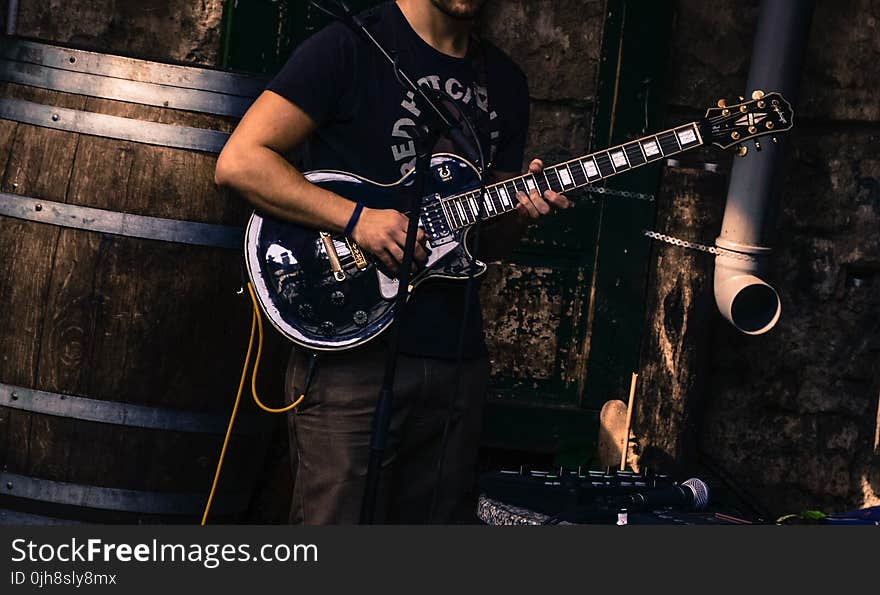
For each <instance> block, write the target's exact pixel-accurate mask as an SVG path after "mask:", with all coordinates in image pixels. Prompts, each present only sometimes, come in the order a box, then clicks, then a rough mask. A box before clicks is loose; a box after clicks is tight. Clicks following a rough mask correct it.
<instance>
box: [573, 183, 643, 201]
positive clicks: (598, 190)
mask: <svg viewBox="0 0 880 595" xmlns="http://www.w3.org/2000/svg"><path fill="white" fill-rule="evenodd" d="M584 190H585V191H586V192H589V193H590V194H606V195H608V196H616V197H618V198H633V199H635V200H645V201H648V202H654V195H653V194H644V193H642V192H631V191H629V190H616V189H614V188H605V187H604V186H584Z"/></svg>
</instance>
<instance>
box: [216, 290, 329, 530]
mask: <svg viewBox="0 0 880 595" xmlns="http://www.w3.org/2000/svg"><path fill="white" fill-rule="evenodd" d="M247 289H248V293H249V294H250V296H251V304H252V305H253V316H252V317H251V336H250V339H249V340H248V348H247V354H246V355H245V356H244V367H243V368H242V370H241V380H240V381H239V383H238V392H237V393H236V394H235V405H233V406H232V414H231V415H230V416H229V425H228V426H227V427H226V436H225V437H224V438H223V448H221V449H220V459H219V460H218V461H217V470H216V471H215V472H214V482H213V483H212V484H211V493H210V494H209V495H208V502H207V503H206V504H205V512H204V513H203V514H202V523H201V524H202V526H204V525H205V524H206V523H207V520H208V513H209V512H210V511H211V504H212V503H213V502H214V492H215V491H216V490H217V482H218V481H219V480H220V470H221V469H222V468H223V458H224V457H225V456H226V448H227V446H228V445H229V437H230V436H231V435H232V426H233V424H234V423H235V416H236V414H237V413H238V405H239V404H240V403H241V393H242V391H243V390H244V383H245V379H247V372H248V365H249V363H250V361H251V353H252V352H253V349H254V331H257V336H258V341H257V356H256V358H255V359H254V369H253V371H252V372H251V396H253V398H254V402H255V403H256V404H257V406H258V407H259V408H260V409H262V410H263V411H266V412H267V413H287V412H288V411H291V410H293V409H294V408H296V407H297V406H298V405H299V404H300V403H302V401H303V399H305V398H306V392H307V391H308V386H309V385H310V384H311V379H312V373H313V371H314V356H313V359H312V365H311V366H310V368H309V375H308V378H307V379H306V390H305V391H303V393H302V394H301V395H300V396H299V398H298V399H297V400H296V401H294V402H293V403H291V404H290V405H287V406H286V407H279V408H277V409H276V408H272V407H268V406H266V405H264V404H263V402H262V401H261V400H260V397H258V396H257V370H258V369H259V367H260V358H261V357H262V356H263V319H262V317H261V316H260V307H259V305H258V304H257V296H256V295H255V294H254V288H253V286H252V285H251V284H250V283H248V284H247Z"/></svg>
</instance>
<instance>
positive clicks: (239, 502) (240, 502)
mask: <svg viewBox="0 0 880 595" xmlns="http://www.w3.org/2000/svg"><path fill="white" fill-rule="evenodd" d="M0 494H2V495H5V496H14V497H16V498H24V499H26V500H35V501H38V502H49V503H52V504H63V505H68V506H80V507H84V508H94V509H98V510H113V511H117V512H131V513H140V514H161V515H196V514H200V513H201V512H202V508H203V507H204V505H205V498H206V497H207V495H206V494H202V493H177V492H148V491H142V490H127V489H122V488H108V487H103V486H94V485H84V484H78V483H68V482H63V481H53V480H50V479H42V478H38V477H30V476H27V475H18V474H16V473H6V472H0ZM249 499H250V497H249V494H248V493H246V492H238V493H226V492H224V493H221V494H219V495H218V497H217V501H216V504H215V506H214V510H215V511H216V512H217V513H218V514H234V513H238V512H242V511H244V510H245V509H246V508H247V506H248V502H249Z"/></svg>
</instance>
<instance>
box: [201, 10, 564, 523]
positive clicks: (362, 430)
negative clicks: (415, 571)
mask: <svg viewBox="0 0 880 595" xmlns="http://www.w3.org/2000/svg"><path fill="white" fill-rule="evenodd" d="M485 1H486V0H397V1H396V2H389V3H387V4H385V5H383V6H382V7H381V8H379V9H378V10H377V11H375V12H374V13H373V14H372V15H371V16H370V17H369V18H368V28H369V30H370V32H371V33H372V34H373V35H374V36H375V37H376V38H377V39H378V40H379V41H380V42H381V43H382V44H383V45H385V46H386V47H390V48H393V51H394V52H395V54H396V56H397V57H398V58H399V60H400V64H401V65H402V66H403V67H404V68H405V69H406V70H407V71H408V72H409V73H411V74H413V75H415V77H419V84H421V85H425V86H429V87H431V88H432V89H434V90H436V91H439V92H441V93H443V94H444V95H446V96H447V98H448V99H449V100H450V101H451V102H452V103H453V104H454V105H455V107H456V108H457V109H458V110H461V111H462V112H465V113H467V114H469V115H470V119H471V120H472V121H473V122H474V123H475V124H476V126H475V128H476V130H477V134H478V135H479V136H480V140H481V143H482V146H483V147H484V149H485V152H486V158H487V161H488V162H489V163H490V171H489V172H488V176H489V177H490V178H491V179H493V180H502V179H507V178H510V177H513V176H516V175H518V174H519V170H520V167H521V165H522V162H523V152H524V146H525V142H526V131H527V128H528V117H529V100H528V87H527V82H526V78H525V75H524V74H523V72H522V71H521V70H520V69H519V68H518V67H517V66H516V65H515V64H514V63H513V62H512V61H511V60H510V58H508V57H507V56H506V55H505V54H503V53H502V52H501V51H500V50H499V49H497V48H496V47H494V46H493V45H491V44H489V43H488V42H485V41H481V40H478V39H477V38H476V37H475V35H474V31H473V29H474V24H475V21H476V19H477V17H478V15H479V12H480V9H481V7H482V5H483V4H484V3H485ZM423 110H424V106H420V105H418V103H417V102H416V100H415V99H414V97H413V95H412V94H411V93H407V92H406V91H405V90H404V89H403V87H402V86H401V85H400V84H399V82H398V81H397V80H396V79H395V73H394V71H393V69H392V68H391V66H390V65H389V64H388V62H387V61H386V60H385V59H384V58H383V57H381V56H380V55H379V53H378V52H377V51H376V50H375V48H373V47H372V46H370V45H369V44H368V42H367V41H366V40H364V39H362V38H361V37H360V36H358V35H357V34H356V33H354V32H353V31H351V30H350V29H348V28H346V27H345V26H343V25H341V24H334V25H331V26H329V27H327V28H326V29H324V30H322V31H320V32H318V33H316V34H315V35H313V36H312V37H311V38H310V39H308V40H307V41H306V42H305V43H303V44H302V45H301V46H300V47H299V48H298V49H297V50H296V51H295V52H294V54H293V55H292V56H291V58H290V60H289V61H288V62H287V64H286V65H285V66H284V68H283V69H282V71H281V72H280V73H279V74H278V75H277V76H276V77H275V79H274V80H273V81H272V82H271V83H270V84H269V86H268V87H267V89H266V91H264V92H263V94H262V95H261V96H260V97H259V98H258V99H257V101H256V102H255V103H254V104H253V106H252V107H251V108H250V110H248V112H247V113H246V114H245V116H244V117H243V119H242V120H241V122H240V124H239V125H238V127H237V128H236V130H235V131H234V133H233V134H232V136H231V137H230V139H229V142H228V143H227V144H226V146H225V148H224V149H223V152H222V153H221V155H220V157H219V159H218V162H217V169H216V175H215V179H216V182H217V183H218V184H219V185H222V186H225V187H229V188H231V189H234V190H235V191H237V192H238V193H240V194H241V195H243V196H244V197H245V198H246V199H247V200H248V201H250V202H251V203H252V204H253V206H254V207H255V208H256V209H257V210H258V211H259V212H261V213H265V214H267V215H270V216H272V217H274V218H276V219H280V220H285V221H292V222H296V223H298V224H301V225H306V226H309V227H313V228H316V229H320V230H324V231H327V232H331V233H337V234H338V233H342V232H343V231H344V230H346V229H347V230H348V231H349V233H350V236H351V238H352V239H353V240H354V241H355V242H356V243H357V244H358V245H359V246H360V247H361V248H363V249H364V250H366V251H367V252H369V253H370V254H371V255H373V256H374V257H375V258H376V259H377V260H378V261H379V262H381V263H382V264H383V265H384V268H385V269H386V270H388V271H390V272H392V273H393V272H394V271H396V270H397V268H398V267H399V265H400V263H401V261H402V258H403V245H404V239H405V236H406V228H407V221H408V220H407V217H406V216H405V215H403V214H401V213H400V212H398V211H395V210H393V209H382V208H372V207H371V205H370V204H364V205H363V206H362V208H360V207H358V208H356V202H357V199H354V200H353V197H347V196H340V195H338V194H336V193H334V192H331V191H329V190H326V189H323V188H321V187H319V186H317V185H314V184H312V183H310V182H309V181H308V180H307V179H306V177H304V175H303V174H302V173H301V172H300V171H299V170H298V169H297V168H296V167H294V166H293V165H291V163H290V162H289V161H288V160H287V159H286V158H285V157H284V155H288V154H290V152H291V151H292V150H293V149H295V148H297V147H300V146H301V145H302V146H305V147H306V148H307V151H306V155H307V157H308V161H309V162H308V163H307V166H308V169H324V170H345V171H349V172H353V173H356V174H358V175H359V176H362V177H364V178H367V179H370V180H374V181H377V182H382V183H393V182H395V181H397V180H398V179H400V178H401V176H402V175H404V174H406V173H407V172H408V171H409V170H410V169H411V168H412V167H413V166H414V164H415V146H414V142H413V140H412V137H411V134H410V133H409V131H410V130H412V127H413V126H414V125H416V124H418V123H419V122H420V121H422V120H421V119H420V117H423V116H424V111H423ZM440 150H444V145H441V146H439V147H438V148H437V149H435V152H439V151H440ZM542 168H543V164H542V162H541V161H540V160H538V159H535V160H533V161H532V162H531V163H530V164H529V170H530V171H531V172H533V173H539V172H540V171H541V170H542ZM516 198H517V200H518V204H517V206H516V209H515V210H513V211H511V213H509V214H507V215H504V216H502V217H500V218H498V219H497V220H496V221H494V222H493V223H492V224H487V225H486V227H485V228H484V230H483V233H482V239H481V250H480V253H479V254H478V255H476V256H477V257H478V258H479V259H480V260H483V261H492V260H498V259H500V258H503V257H505V256H506V255H507V254H509V252H510V251H511V250H512V249H513V247H514V246H515V245H516V243H517V242H518V241H519V239H520V237H521V236H522V234H523V232H524V231H525V229H526V228H527V226H528V225H529V224H530V223H532V222H533V221H534V220H535V219H539V218H540V217H542V216H545V215H547V214H549V213H551V212H552V211H554V210H555V209H565V208H567V207H569V206H570V203H569V201H568V199H566V197H565V196H564V195H563V194H559V193H556V192H554V191H553V190H547V191H546V192H545V193H544V194H543V195H541V193H540V192H539V191H538V190H532V191H531V193H530V194H527V193H525V192H519V193H518V194H517V196H516ZM426 240H427V238H426V236H425V234H424V233H423V232H422V231H420V232H419V236H418V241H417V245H416V251H415V259H416V261H417V262H419V263H423V262H424V261H425V259H426V257H427V253H426ZM466 287H467V284H464V283H444V282H436V283H432V284H429V285H427V286H426V287H425V288H424V289H420V290H419V291H418V292H416V293H414V294H413V296H412V297H411V299H410V302H409V304H408V306H407V309H406V312H405V317H404V319H403V321H402V323H401V324H402V326H401V329H400V333H401V344H400V357H399V361H398V366H397V377H396V381H395V385H394V393H395V401H394V411H393V415H392V424H391V434H390V442H389V448H388V450H386V461H385V463H386V464H385V465H384V472H383V478H382V483H381V484H380V489H379V497H380V501H379V502H378V505H377V509H376V510H377V520H378V521H379V522H398V523H421V522H425V521H426V520H428V516H429V510H430V508H431V501H432V495H433V491H434V489H435V479H436V473H435V465H436V461H437V458H438V454H439V448H440V443H441V436H442V434H443V428H444V424H445V422H446V417H447V411H448V406H449V398H450V393H452V392H453V391H454V390H455V383H456V378H455V377H454V374H455V373H456V371H457V370H458V367H457V365H456V356H457V352H458V336H459V327H460V324H462V320H461V319H462V318H463V306H462V305H463V302H464V292H465V288H466ZM470 312H471V314H470V315H469V316H468V319H467V320H466V321H464V322H463V324H464V325H465V342H464V350H463V354H462V355H463V364H462V366H461V373H462V378H461V391H460V394H458V396H457V400H456V403H455V406H454V414H453V416H452V418H451V422H450V427H449V434H448V444H447V453H446V456H445V461H446V463H445V466H444V473H443V477H444V482H443V485H442V486H440V487H439V489H440V492H439V500H438V505H437V510H436V515H435V516H434V517H433V519H432V520H433V521H435V522H451V521H452V520H453V519H454V518H455V514H456V510H457V508H458V507H459V506H460V504H461V502H462V499H463V497H464V495H465V494H466V493H467V491H468V490H469V488H470V487H471V485H472V483H473V479H474V467H475V462H476V453H477V449H478V445H479V434H480V427H481V423H482V405H483V401H484V396H485V388H486V382H487V378H488V360H487V355H486V345H485V342H484V340H483V330H482V318H481V315H480V309H479V307H478V306H477V307H472V308H471V309H470ZM386 351H387V342H386V341H385V339H383V337H379V338H377V339H376V340H373V341H371V342H370V343H368V344H366V345H364V346H363V347H358V348H356V349H351V350H349V351H345V352H340V353H331V354H323V355H322V356H321V363H320V369H319V371H318V373H317V375H316V376H315V379H314V382H313V383H312V385H311V388H310V391H309V393H308V396H307V398H306V400H305V401H304V402H303V403H302V404H301V405H300V406H299V407H298V408H297V409H295V410H294V413H293V414H291V415H290V424H289V425H290V437H291V448H292V450H294V449H295V452H292V455H293V456H294V460H296V461H298V464H297V470H296V482H295V488H294V499H293V504H292V509H291V521H292V522H303V523H308V524H326V523H354V522H357V520H358V515H359V512H360V507H361V499H362V497H363V493H364V483H365V477H366V472H367V463H368V460H369V443H370V435H371V429H372V419H373V413H374V409H375V405H376V399H377V395H378V390H379V386H380V385H381V382H382V376H383V369H384V365H383V364H384V361H385V357H386V355H387V353H386ZM308 355H309V354H308V351H307V350H305V349H301V348H299V347H297V348H295V349H294V350H293V353H292V355H291V358H290V362H289V365H288V370H287V379H286V390H287V392H288V398H292V397H293V395H294V394H296V393H295V389H294V387H295V386H296V387H302V386H303V385H304V378H305V375H306V367H307V365H306V362H307V361H308V360H307V358H308Z"/></svg>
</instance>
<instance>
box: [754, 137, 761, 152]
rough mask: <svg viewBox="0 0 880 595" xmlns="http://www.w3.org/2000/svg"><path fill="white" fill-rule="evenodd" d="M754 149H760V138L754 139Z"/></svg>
mask: <svg viewBox="0 0 880 595" xmlns="http://www.w3.org/2000/svg"><path fill="white" fill-rule="evenodd" d="M755 150H756V151H760V150H761V141H760V140H757V139H756V140H755Z"/></svg>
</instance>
